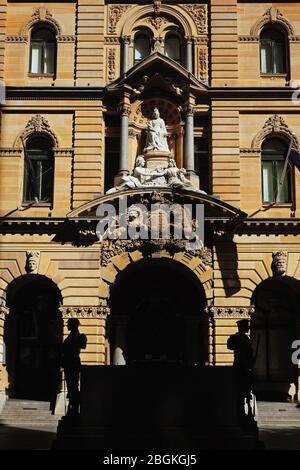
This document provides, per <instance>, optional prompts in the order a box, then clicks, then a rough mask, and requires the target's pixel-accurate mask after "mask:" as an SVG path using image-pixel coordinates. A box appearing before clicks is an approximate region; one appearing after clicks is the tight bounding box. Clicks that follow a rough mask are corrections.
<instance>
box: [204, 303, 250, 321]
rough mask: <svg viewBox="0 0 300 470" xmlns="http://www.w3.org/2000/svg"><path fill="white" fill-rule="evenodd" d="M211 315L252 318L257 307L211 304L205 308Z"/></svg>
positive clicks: (215, 316)
mask: <svg viewBox="0 0 300 470" xmlns="http://www.w3.org/2000/svg"><path fill="white" fill-rule="evenodd" d="M205 311H206V313H207V314H208V316H209V317H211V318H213V319H215V318H234V319H239V318H246V319H248V320H250V318H251V315H252V314H253V313H254V312H255V307H254V306H252V305H251V306H250V307H216V306H214V305H210V306H209V307H206V309H205Z"/></svg>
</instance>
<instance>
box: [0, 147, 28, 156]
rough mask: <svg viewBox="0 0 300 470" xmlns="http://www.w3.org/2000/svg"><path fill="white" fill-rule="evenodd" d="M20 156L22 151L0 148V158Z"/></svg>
mask: <svg viewBox="0 0 300 470" xmlns="http://www.w3.org/2000/svg"><path fill="white" fill-rule="evenodd" d="M22 154H23V153H22V149H18V148H0V157H21V156H22Z"/></svg>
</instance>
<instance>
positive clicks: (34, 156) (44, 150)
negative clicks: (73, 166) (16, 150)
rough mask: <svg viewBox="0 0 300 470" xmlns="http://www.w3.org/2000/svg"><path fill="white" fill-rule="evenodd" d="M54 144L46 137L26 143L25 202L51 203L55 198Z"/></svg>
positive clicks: (35, 138) (36, 138) (33, 138)
mask: <svg viewBox="0 0 300 470" xmlns="http://www.w3.org/2000/svg"><path fill="white" fill-rule="evenodd" d="M53 180H54V156H53V144H52V142H51V141H50V140H49V139H47V138H45V137H32V138H30V139H29V140H28V141H27V142H26V148H25V162H24V188H23V200H24V202H33V201H36V202H38V201H39V202H47V203H49V202H51V201H52V198H53Z"/></svg>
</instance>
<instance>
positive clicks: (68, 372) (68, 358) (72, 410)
mask: <svg viewBox="0 0 300 470" xmlns="http://www.w3.org/2000/svg"><path fill="white" fill-rule="evenodd" d="M79 325H80V323H79V320H78V319H77V318H70V319H69V320H68V323H67V326H68V330H69V331H70V334H69V336H68V337H67V338H66V339H65V341H64V343H63V348H62V366H63V368H64V371H65V379H66V383H67V389H68V397H69V406H68V412H67V416H70V417H76V416H77V415H78V412H79V402H80V400H79V397H80V394H79V374H80V366H81V363H80V350H81V349H85V348H86V344H87V338H86V335H85V334H83V333H80V332H79V329H78V327H79Z"/></svg>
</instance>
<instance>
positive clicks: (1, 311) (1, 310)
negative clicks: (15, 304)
mask: <svg viewBox="0 0 300 470" xmlns="http://www.w3.org/2000/svg"><path fill="white" fill-rule="evenodd" d="M8 314H9V308H8V307H5V306H4V305H0V320H5V318H6V317H7V315H8Z"/></svg>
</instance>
